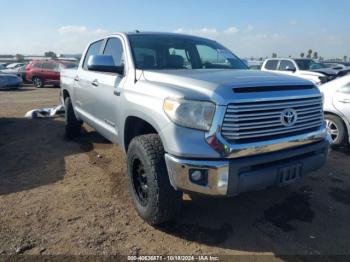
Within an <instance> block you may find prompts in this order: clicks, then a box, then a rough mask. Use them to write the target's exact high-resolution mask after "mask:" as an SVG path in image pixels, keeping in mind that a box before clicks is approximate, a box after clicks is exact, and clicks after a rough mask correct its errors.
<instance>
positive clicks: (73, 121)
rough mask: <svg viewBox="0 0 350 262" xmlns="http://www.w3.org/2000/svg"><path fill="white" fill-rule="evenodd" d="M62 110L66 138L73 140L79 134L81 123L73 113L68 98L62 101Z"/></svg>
mask: <svg viewBox="0 0 350 262" xmlns="http://www.w3.org/2000/svg"><path fill="white" fill-rule="evenodd" d="M64 108H65V114H64V116H65V129H66V137H67V138H74V137H77V136H79V135H80V134H81V126H82V122H81V121H79V120H78V119H77V118H76V116H75V113H74V110H73V105H72V102H71V99H70V97H67V98H66V99H65V100H64Z"/></svg>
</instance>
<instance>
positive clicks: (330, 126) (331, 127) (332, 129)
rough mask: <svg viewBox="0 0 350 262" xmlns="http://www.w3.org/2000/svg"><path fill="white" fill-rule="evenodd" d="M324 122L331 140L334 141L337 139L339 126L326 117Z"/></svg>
mask: <svg viewBox="0 0 350 262" xmlns="http://www.w3.org/2000/svg"><path fill="white" fill-rule="evenodd" d="M326 123H327V131H328V133H329V134H330V135H331V138H332V142H333V143H334V142H335V141H336V140H337V139H338V136H339V128H338V126H337V125H336V123H334V122H333V121H332V120H329V119H327V120H326Z"/></svg>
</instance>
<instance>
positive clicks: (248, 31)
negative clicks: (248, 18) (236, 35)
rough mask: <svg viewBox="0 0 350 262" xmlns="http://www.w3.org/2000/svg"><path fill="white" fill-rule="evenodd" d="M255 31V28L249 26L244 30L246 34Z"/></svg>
mask: <svg viewBox="0 0 350 262" xmlns="http://www.w3.org/2000/svg"><path fill="white" fill-rule="evenodd" d="M253 30H254V26H252V25H247V27H246V28H245V29H244V30H243V32H244V33H250V32H252V31H253Z"/></svg>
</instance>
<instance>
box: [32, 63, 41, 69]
mask: <svg viewBox="0 0 350 262" xmlns="http://www.w3.org/2000/svg"><path fill="white" fill-rule="evenodd" d="M32 67H33V68H42V62H34V63H33V64H32Z"/></svg>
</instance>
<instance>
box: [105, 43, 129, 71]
mask: <svg viewBox="0 0 350 262" xmlns="http://www.w3.org/2000/svg"><path fill="white" fill-rule="evenodd" d="M103 54H104V55H111V56H112V57H113V60H114V64H115V65H116V66H121V65H123V64H124V50H123V45H122V42H121V41H120V39H119V38H110V39H108V41H107V44H106V47H105V50H104V52H103Z"/></svg>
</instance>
